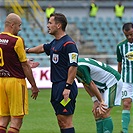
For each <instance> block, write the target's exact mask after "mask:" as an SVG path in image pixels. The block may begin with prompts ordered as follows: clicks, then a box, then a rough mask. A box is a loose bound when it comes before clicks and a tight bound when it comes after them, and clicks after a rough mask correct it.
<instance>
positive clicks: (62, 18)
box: [50, 13, 67, 31]
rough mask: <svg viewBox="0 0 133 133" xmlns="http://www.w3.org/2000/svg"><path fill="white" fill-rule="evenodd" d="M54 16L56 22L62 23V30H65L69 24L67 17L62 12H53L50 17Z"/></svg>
mask: <svg viewBox="0 0 133 133" xmlns="http://www.w3.org/2000/svg"><path fill="white" fill-rule="evenodd" d="M52 16H54V20H55V23H61V25H62V30H63V31H65V29H66V26H67V19H66V17H65V16H64V15H63V14H62V13H53V14H51V15H50V17H52Z"/></svg>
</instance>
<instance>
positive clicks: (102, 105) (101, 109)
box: [99, 101, 107, 115]
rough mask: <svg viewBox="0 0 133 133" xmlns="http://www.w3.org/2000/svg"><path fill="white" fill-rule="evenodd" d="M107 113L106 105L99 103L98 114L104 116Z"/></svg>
mask: <svg viewBox="0 0 133 133" xmlns="http://www.w3.org/2000/svg"><path fill="white" fill-rule="evenodd" d="M106 111H107V105H106V104H105V103H104V101H102V102H100V103H99V113H100V114H101V115H102V114H105V113H106Z"/></svg>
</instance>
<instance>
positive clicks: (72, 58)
mask: <svg viewBox="0 0 133 133" xmlns="http://www.w3.org/2000/svg"><path fill="white" fill-rule="evenodd" d="M77 58H78V54H77V53H69V60H70V63H73V62H76V63H77Z"/></svg>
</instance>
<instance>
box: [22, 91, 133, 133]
mask: <svg viewBox="0 0 133 133" xmlns="http://www.w3.org/2000/svg"><path fill="white" fill-rule="evenodd" d="M50 91H51V90H50V89H44V90H41V91H40V92H39V96H38V98H37V100H32V99H31V97H30V95H31V92H30V90H29V115H27V116H25V118H24V120H23V125H22V128H21V131H20V133H60V130H59V127H58V124H57V120H56V116H55V114H54V111H53V108H52V106H51V104H50ZM91 110H92V101H91V98H90V97H89V95H88V94H87V93H86V91H85V90H84V89H79V94H78V97H77V103H76V110H75V114H74V117H73V123H74V127H75V130H76V133H96V127H95V121H94V118H93V115H92V113H91ZM121 110H122V107H114V108H113V110H112V112H111V115H112V119H113V122H114V132H113V133H120V130H121ZM129 133H133V108H132V110H131V121H130V125H129Z"/></svg>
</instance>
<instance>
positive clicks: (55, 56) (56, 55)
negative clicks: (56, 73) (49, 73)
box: [52, 54, 59, 64]
mask: <svg viewBox="0 0 133 133" xmlns="http://www.w3.org/2000/svg"><path fill="white" fill-rule="evenodd" d="M52 61H53V62H54V63H55V64H56V63H57V62H58V61H59V55H58V54H53V57H52Z"/></svg>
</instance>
